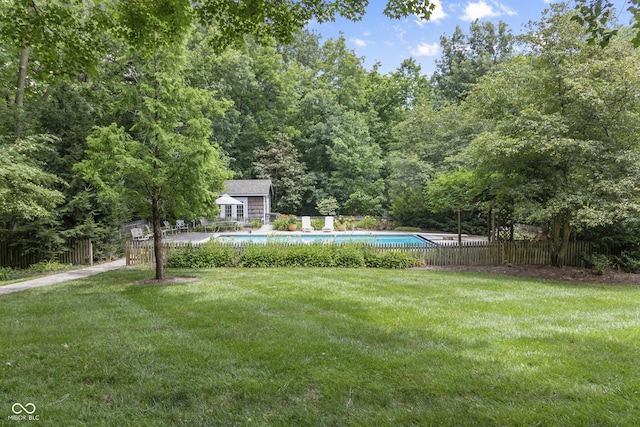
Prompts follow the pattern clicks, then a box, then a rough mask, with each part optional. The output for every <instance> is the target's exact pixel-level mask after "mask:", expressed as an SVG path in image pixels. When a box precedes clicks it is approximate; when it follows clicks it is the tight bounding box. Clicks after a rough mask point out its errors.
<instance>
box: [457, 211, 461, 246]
mask: <svg viewBox="0 0 640 427" xmlns="http://www.w3.org/2000/svg"><path fill="white" fill-rule="evenodd" d="M458 247H462V214H461V213H460V209H458Z"/></svg>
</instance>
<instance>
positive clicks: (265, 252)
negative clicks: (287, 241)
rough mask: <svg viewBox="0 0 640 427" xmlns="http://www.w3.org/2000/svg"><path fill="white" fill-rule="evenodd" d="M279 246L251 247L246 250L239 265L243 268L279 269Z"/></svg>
mask: <svg viewBox="0 0 640 427" xmlns="http://www.w3.org/2000/svg"><path fill="white" fill-rule="evenodd" d="M278 247H279V246H278V245H270V244H266V245H250V246H247V247H245V248H244V250H243V251H242V255H241V256H240V261H239V265H241V266H242V267H277V266H279V265H280V258H281V253H280V251H278V250H277V249H276V248H278Z"/></svg>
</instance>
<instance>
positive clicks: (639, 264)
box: [611, 250, 640, 274]
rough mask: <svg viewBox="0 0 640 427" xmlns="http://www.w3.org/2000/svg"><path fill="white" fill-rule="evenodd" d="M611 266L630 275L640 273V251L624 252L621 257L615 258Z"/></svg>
mask: <svg viewBox="0 0 640 427" xmlns="http://www.w3.org/2000/svg"><path fill="white" fill-rule="evenodd" d="M611 264H612V265H613V266H614V267H617V268H619V269H621V270H622V271H626V272H628V273H634V274H638V273H640V250H634V251H622V253H621V254H620V256H616V257H613V259H612V260H611Z"/></svg>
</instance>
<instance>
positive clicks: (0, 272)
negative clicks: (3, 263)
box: [0, 267, 16, 281]
mask: <svg viewBox="0 0 640 427" xmlns="http://www.w3.org/2000/svg"><path fill="white" fill-rule="evenodd" d="M15 276H16V272H15V271H14V270H13V268H11V267H0V281H4V280H11V279H13V278H14V277H15Z"/></svg>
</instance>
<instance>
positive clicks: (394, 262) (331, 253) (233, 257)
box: [167, 243, 420, 268]
mask: <svg viewBox="0 0 640 427" xmlns="http://www.w3.org/2000/svg"><path fill="white" fill-rule="evenodd" d="M419 264H420V261H419V260H418V259H417V258H415V257H413V256H412V255H410V254H408V253H406V252H403V251H392V250H384V251H381V250H376V249H375V248H372V247H370V246H366V245H358V244H344V245H324V244H312V245H279V244H265V245H246V246H243V247H241V248H234V247H232V246H228V245H224V244H220V243H208V244H206V245H202V246H201V247H199V248H186V249H182V250H179V251H174V252H173V253H171V255H170V256H169V258H168V259H167V266H168V267H170V268H215V267H233V266H239V267H348V268H359V267H373V268H409V267H414V266H417V265H419Z"/></svg>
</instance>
